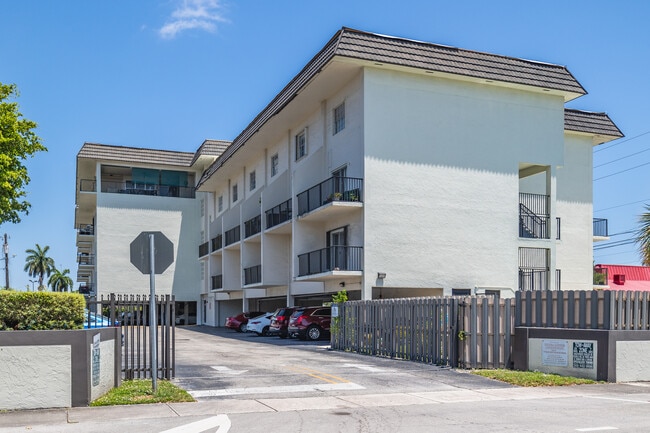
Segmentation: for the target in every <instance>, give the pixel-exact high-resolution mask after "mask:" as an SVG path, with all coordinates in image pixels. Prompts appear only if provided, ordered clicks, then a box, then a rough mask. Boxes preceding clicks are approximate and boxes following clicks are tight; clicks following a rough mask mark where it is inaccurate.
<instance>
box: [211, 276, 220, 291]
mask: <svg viewBox="0 0 650 433" xmlns="http://www.w3.org/2000/svg"><path fill="white" fill-rule="evenodd" d="M210 279H211V280H212V281H211V285H210V288H211V289H212V290H218V289H223V275H213V276H212V278H210Z"/></svg>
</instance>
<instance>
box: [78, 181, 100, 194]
mask: <svg viewBox="0 0 650 433" xmlns="http://www.w3.org/2000/svg"><path fill="white" fill-rule="evenodd" d="M79 191H82V192H95V191H97V182H96V181H95V180H93V179H81V180H80V181H79Z"/></svg>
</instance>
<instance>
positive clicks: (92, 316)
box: [84, 310, 120, 329]
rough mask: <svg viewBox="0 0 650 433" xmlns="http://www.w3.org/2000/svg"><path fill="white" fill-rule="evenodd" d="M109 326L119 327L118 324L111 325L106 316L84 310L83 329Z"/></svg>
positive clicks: (116, 322)
mask: <svg viewBox="0 0 650 433" xmlns="http://www.w3.org/2000/svg"><path fill="white" fill-rule="evenodd" d="M111 326H120V322H118V321H115V322H113V323H111V319H109V318H108V317H106V316H102V315H101V314H96V313H92V312H90V311H88V310H84V329H93V328H109V327H111Z"/></svg>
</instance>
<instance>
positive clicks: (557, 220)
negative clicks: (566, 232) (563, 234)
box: [555, 217, 562, 241]
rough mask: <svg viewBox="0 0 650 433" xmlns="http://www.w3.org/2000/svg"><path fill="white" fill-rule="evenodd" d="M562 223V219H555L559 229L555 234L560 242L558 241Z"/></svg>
mask: <svg viewBox="0 0 650 433" xmlns="http://www.w3.org/2000/svg"><path fill="white" fill-rule="evenodd" d="M561 222H562V221H561V220H560V217H556V218H555V223H556V227H557V233H556V234H555V239H556V240H558V241H559V240H560V230H561V229H562V225H561Z"/></svg>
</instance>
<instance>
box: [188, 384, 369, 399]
mask: <svg viewBox="0 0 650 433" xmlns="http://www.w3.org/2000/svg"><path fill="white" fill-rule="evenodd" d="M351 389H365V388H364V387H363V386H361V385H357V384H356V383H351V382H344V383H319V384H314V385H288V386H262V387H255V388H227V389H205V390H197V391H189V393H190V395H191V396H192V397H194V398H203V397H224V396H231V395H243V394H285V393H290V392H315V391H343V390H351Z"/></svg>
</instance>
